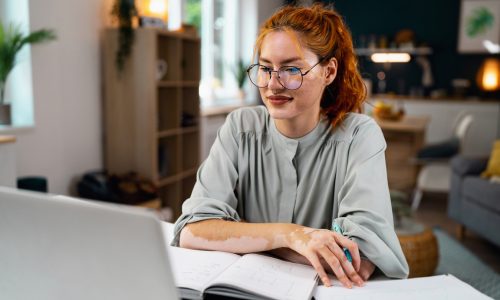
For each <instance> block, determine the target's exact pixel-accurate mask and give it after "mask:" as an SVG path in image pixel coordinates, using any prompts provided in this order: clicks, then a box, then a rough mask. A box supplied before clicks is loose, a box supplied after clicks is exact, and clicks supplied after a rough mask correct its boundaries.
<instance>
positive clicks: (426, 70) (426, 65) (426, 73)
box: [416, 56, 434, 88]
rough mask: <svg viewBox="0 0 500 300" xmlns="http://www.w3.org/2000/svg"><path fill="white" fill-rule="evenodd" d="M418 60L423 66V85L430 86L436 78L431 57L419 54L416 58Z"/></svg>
mask: <svg viewBox="0 0 500 300" xmlns="http://www.w3.org/2000/svg"><path fill="white" fill-rule="evenodd" d="M416 62H417V64H418V65H419V66H421V67H422V86H423V87H424V88H430V87H431V86H432V85H433V84H434V79H433V78H432V72H431V63H430V61H429V59H428V58H427V57H425V56H419V57H417V58H416Z"/></svg>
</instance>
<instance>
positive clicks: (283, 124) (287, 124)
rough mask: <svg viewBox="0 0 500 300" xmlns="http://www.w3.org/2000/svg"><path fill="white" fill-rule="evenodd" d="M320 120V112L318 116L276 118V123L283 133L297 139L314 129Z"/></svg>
mask: <svg viewBox="0 0 500 300" xmlns="http://www.w3.org/2000/svg"><path fill="white" fill-rule="evenodd" d="M319 120H320V115H319V114H318V115H317V117H316V118H303V119H301V118H294V119H274V124H275V125H276V129H278V131H279V132H280V133H281V134H282V135H284V136H286V137H288V138H291V139H296V138H300V137H303V136H305V135H307V134H308V133H309V132H311V131H313V130H314V128H316V126H317V125H318V122H319Z"/></svg>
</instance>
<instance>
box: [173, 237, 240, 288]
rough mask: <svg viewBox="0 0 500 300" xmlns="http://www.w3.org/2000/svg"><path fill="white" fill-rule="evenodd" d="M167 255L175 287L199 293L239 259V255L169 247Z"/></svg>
mask: <svg viewBox="0 0 500 300" xmlns="http://www.w3.org/2000/svg"><path fill="white" fill-rule="evenodd" d="M168 255H169V257H170V264H171V266H172V271H173V274H174V280H175V285H176V286H177V287H181V288H190V289H194V290H197V291H200V292H201V291H203V289H204V288H205V287H206V286H207V285H208V284H209V283H210V282H211V281H212V280H213V279H214V278H215V277H216V276H217V275H219V274H220V273H222V272H224V270H225V269H227V268H228V267H229V266H230V265H232V264H233V263H234V262H235V261H237V260H238V259H240V256H239V255H236V254H232V253H226V252H219V251H200V250H191V249H185V248H179V247H170V248H169V250H168Z"/></svg>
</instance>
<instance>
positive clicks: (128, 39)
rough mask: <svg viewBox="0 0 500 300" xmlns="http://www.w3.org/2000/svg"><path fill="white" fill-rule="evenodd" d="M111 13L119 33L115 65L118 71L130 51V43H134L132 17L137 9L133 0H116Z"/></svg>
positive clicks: (121, 68)
mask: <svg viewBox="0 0 500 300" xmlns="http://www.w3.org/2000/svg"><path fill="white" fill-rule="evenodd" d="M111 15H112V16H113V17H114V18H115V19H116V21H117V22H118V28H119V34H118V44H119V47H118V49H117V50H116V58H115V60H116V67H117V68H118V71H120V72H121V71H123V69H124V67H125V60H126V59H127V57H128V56H129V55H130V53H131V52H132V44H133V43H134V29H133V23H134V18H136V17H137V9H136V7H135V2H134V0H116V1H115V4H113V9H112V10H111Z"/></svg>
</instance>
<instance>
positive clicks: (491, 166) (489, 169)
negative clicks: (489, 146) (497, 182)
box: [481, 140, 500, 177]
mask: <svg viewBox="0 0 500 300" xmlns="http://www.w3.org/2000/svg"><path fill="white" fill-rule="evenodd" d="M481 176H482V177H491V176H500V140H496V141H495V143H494V144H493V150H492V151H491V155H490V159H489V160H488V165H487V166H486V170H484V172H483V173H481Z"/></svg>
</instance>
